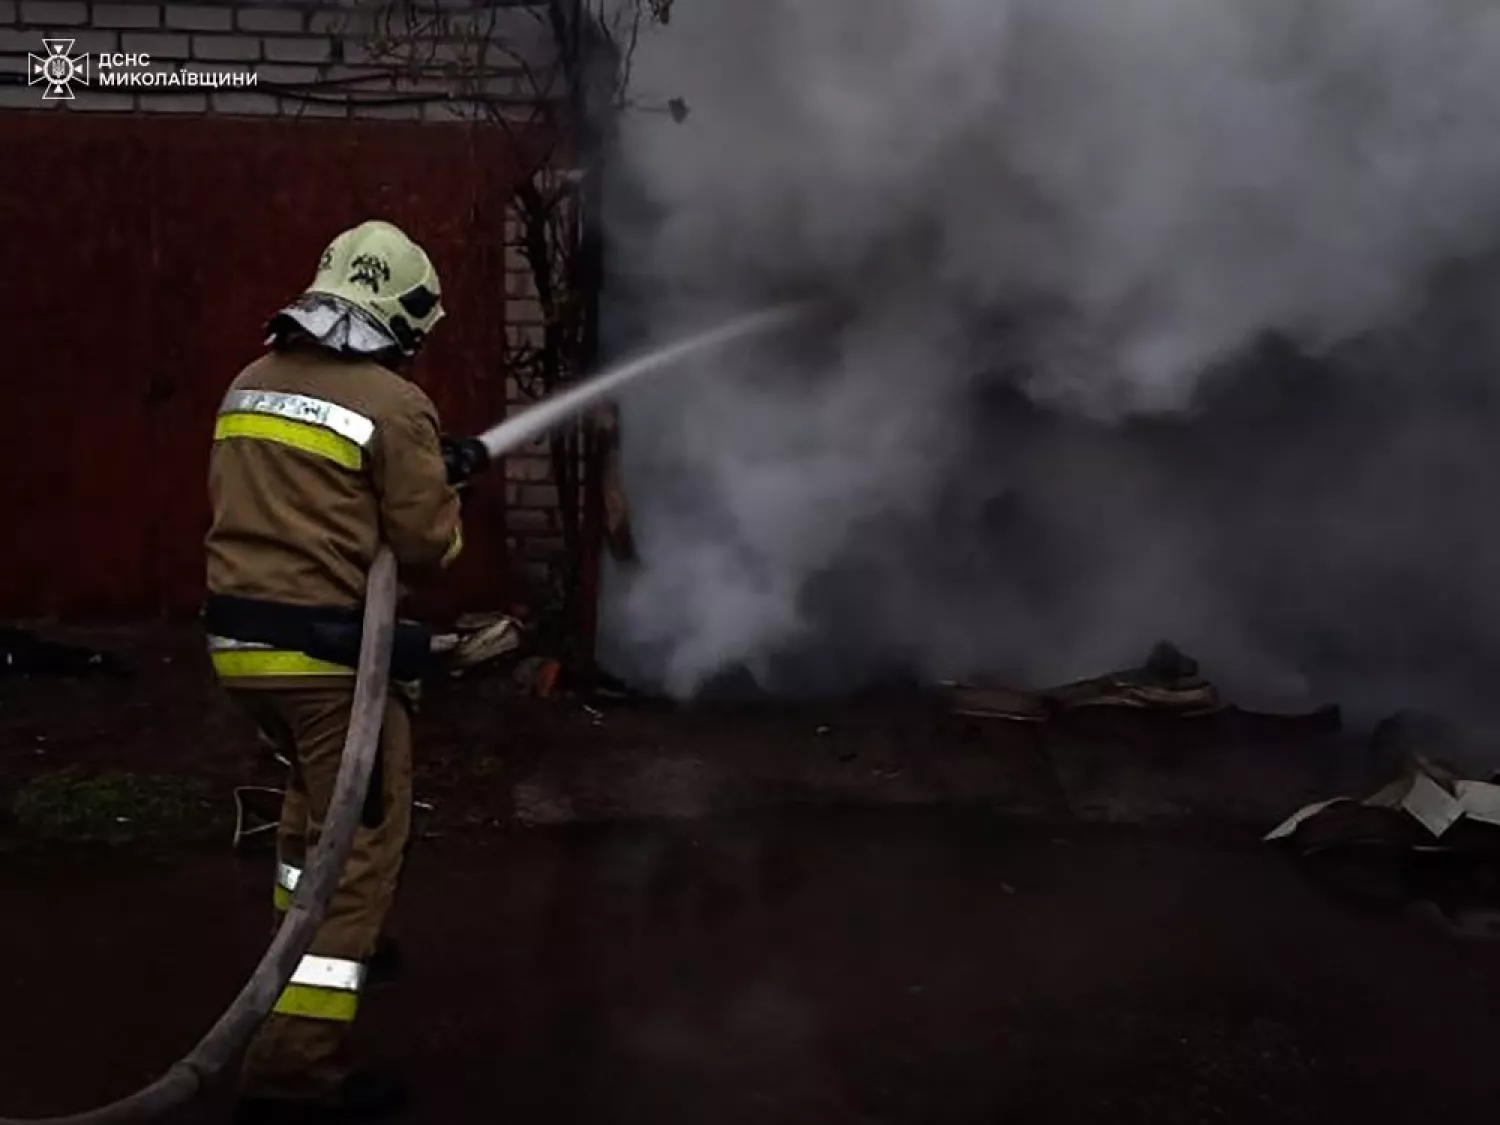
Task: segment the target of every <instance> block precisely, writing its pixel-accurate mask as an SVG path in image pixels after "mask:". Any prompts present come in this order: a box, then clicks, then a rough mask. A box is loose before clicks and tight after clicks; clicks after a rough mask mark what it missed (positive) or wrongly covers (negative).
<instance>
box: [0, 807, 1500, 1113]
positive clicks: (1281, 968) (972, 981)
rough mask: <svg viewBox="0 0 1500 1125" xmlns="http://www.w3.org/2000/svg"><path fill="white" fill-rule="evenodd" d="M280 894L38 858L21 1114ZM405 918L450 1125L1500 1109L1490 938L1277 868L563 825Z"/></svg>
mask: <svg viewBox="0 0 1500 1125" xmlns="http://www.w3.org/2000/svg"><path fill="white" fill-rule="evenodd" d="M268 879H269V861H268V860H267V859H266V858H265V857H263V856H262V857H257V858H254V859H242V860H240V861H236V860H233V859H231V858H230V857H228V856H225V855H211V856H200V857H189V856H178V857H171V858H158V859H154V860H152V859H146V858H143V857H140V856H137V855H133V854H131V853H130V852H129V851H126V852H122V853H117V854H114V855H111V856H106V857H93V858H90V859H89V860H88V861H87V862H81V861H69V860H64V859H59V858H56V857H50V858H43V857H39V856H33V857H31V858H29V859H24V860H16V861H14V862H13V863H11V864H8V865H7V868H6V871H5V873H4V876H3V879H0V886H3V893H4V896H5V903H6V922H5V925H4V927H3V928H0V964H3V965H4V966H5V969H4V981H5V984H4V993H5V1009H6V1012H7V1013H8V1016H7V1019H8V1025H9V1033H8V1035H7V1036H6V1040H7V1042H6V1043H5V1049H4V1051H3V1053H0V1060H3V1061H0V1090H3V1091H4V1106H3V1108H4V1110H5V1111H6V1112H12V1113H33V1114H35V1113H42V1112H46V1111H59V1110H66V1109H73V1108H80V1107H82V1106H84V1105H87V1104H89V1103H90V1102H93V1101H96V1100H100V1099H104V1098H108V1097H110V1096H113V1095H117V1094H119V1093H122V1092H124V1091H125V1090H126V1089H128V1088H130V1087H131V1086H133V1085H134V1084H138V1083H140V1082H142V1081H144V1080H146V1079H147V1078H149V1077H151V1076H152V1075H153V1074H154V1073H155V1072H156V1071H158V1070H159V1068H161V1067H162V1066H163V1064H164V1063H165V1062H166V1061H168V1060H169V1059H171V1058H174V1057H176V1055H177V1054H178V1053H180V1052H181V1051H182V1050H183V1049H184V1048H186V1047H187V1046H188V1045H189V1044H190V1042H192V1041H193V1039H194V1038H195V1037H196V1035H197V1034H199V1033H200V1032H201V1031H202V1030H203V1029H204V1028H205V1027H206V1026H207V1024H208V1023H209V1021H210V1020H211V1019H212V1018H213V1017H214V1016H215V1015H216V1014H217V1012H218V1010H219V1009H220V1008H221V1006H222V1005H223V1004H224V1003H225V1002H226V1001H227V1000H228V998H229V997H230V996H231V995H232V993H233V992H234V990H235V989H236V987H237V985H238V983H239V982H240V980H241V979H242V977H243V975H244V974H245V973H246V972H247V970H248V969H249V967H250V966H251V964H252V963H253V960H254V958H255V956H256V955H257V952H258V939H259V937H260V933H261V926H262V924H263V921H264V905H265V901H266V887H267V885H268ZM395 931H396V933H397V934H398V935H399V937H400V938H401V940H402V942H403V943H404V947H405V951H406V955H407V966H406V971H405V973H404V975H403V978H402V979H401V980H400V981H399V982H398V983H397V984H395V985H394V986H392V987H390V988H388V989H385V990H382V991H380V992H377V993H375V994H374V995H373V997H372V999H371V1002H370V1005H369V1008H368V1010H367V1014H368V1023H367V1025H366V1031H367V1033H368V1035H367V1040H368V1046H369V1049H370V1051H371V1053H372V1056H374V1057H379V1058H384V1059H389V1060H391V1061H393V1062H396V1063H399V1065H400V1066H401V1067H402V1069H403V1070H404V1071H405V1072H406V1074H407V1075H408V1076H409V1077H410V1078H411V1079H412V1081H413V1082H414V1083H415V1084H416V1086H417V1088H418V1091H419V1094H420V1097H421V1104H420V1107H419V1109H418V1112H417V1113H416V1114H415V1115H414V1117H413V1118H412V1120H414V1121H417V1122H423V1123H430V1125H438V1123H459V1122H493V1121H538V1122H543V1121H545V1122H599V1123H614V1122H621V1123H623V1122H682V1123H684V1125H685V1123H689V1122H694V1123H696V1122H704V1121H714V1122H736V1123H738V1122H745V1123H752V1122H756V1123H758V1122H773V1121H774V1122H807V1123H815V1122H816V1123H841V1122H913V1123H917V1122H922V1123H927V1122H976V1123H977V1122H999V1121H1003V1120H1025V1121H1040V1122H1070V1123H1073V1122H1076V1123H1082V1122H1150V1123H1153V1125H1163V1123H1170V1122H1184V1123H1186V1122H1219V1121H1223V1122H1266V1123H1272V1122H1275V1123H1288V1122H1304V1121H1305V1122H1320V1123H1321V1122H1328V1121H1338V1122H1392V1123H1394V1122H1413V1123H1416V1122H1430V1121H1444V1122H1454V1123H1456V1122H1474V1123H1476V1125H1478V1123H1480V1122H1486V1123H1489V1122H1493V1120H1494V1108H1493V1107H1494V1105H1495V1100H1496V1099H1497V1098H1500V1068H1497V1067H1496V1066H1495V1065H1494V1044H1495V1042H1496V1041H1497V1037H1500V1003H1497V1000H1500V960H1497V955H1496V953H1495V950H1494V947H1492V946H1469V945H1461V944H1455V943H1453V942H1452V941H1451V940H1449V939H1446V938H1443V937H1441V936H1439V935H1437V934H1435V933H1433V932H1431V931H1429V930H1427V929H1425V928H1423V927H1422V926H1420V925H1419V924H1417V923H1416V922H1415V921H1413V920H1410V919H1405V918H1398V917H1392V916H1366V915H1363V914H1361V913H1359V912H1356V911H1352V910H1350V909H1348V908H1347V907H1345V906H1343V905H1341V904H1339V903H1338V902H1337V901H1335V900H1333V899H1330V898H1329V897H1327V896H1326V895H1324V894H1323V893H1321V892H1320V891H1319V890H1318V889H1317V888H1316V887H1314V886H1313V885H1311V884H1310V883H1308V882H1307V881H1306V880H1305V879H1304V878H1303V877H1302V876H1301V874H1300V873H1299V872H1298V871H1297V869H1296V868H1295V867H1293V866H1290V865H1289V864H1288V863H1287V862H1286V861H1285V860H1284V859H1283V858H1282V857H1280V856H1279V855H1277V854H1275V853H1272V852H1270V851H1262V850H1260V849H1258V848H1252V847H1248V846H1241V845H1226V844H1224V843H1212V842H1207V841H1204V840H1201V839H1190V838H1180V837H1179V838H1174V837H1170V836H1162V835H1157V834H1150V833H1145V832H1142V831H1141V830H1127V829H1100V828H1094V829H1064V828H1043V827H1041V826H1032V827H1028V828H1018V827H1016V826H1013V825H1009V824H1007V823H1005V822H1004V821H1001V820H996V819H993V818H989V817H986V816H984V815H982V814H978V813H967V814H948V813H944V812H940V811H930V810H923V811H900V810H890V809H887V810H869V811H863V812H842V813H834V812H809V811H804V812H802V813H798V814H792V815H786V816H783V817H778V818H774V819H767V818H757V819H754V820H748V821H736V822H718V823H715V824H712V825H697V826H693V825H685V824H680V825H676V826H666V825H655V826H652V825H638V826H631V827H626V826H613V827H601V826H594V827H575V828H563V829H534V830H530V831H520V832H516V833H514V834H510V835H507V836H505V837H502V838H499V839H496V840H495V841H493V842H492V843H491V844H489V845H487V846H481V845H478V844H468V845H465V846H464V847H462V848H453V847H448V846H443V845H438V844H433V845H430V846H427V847H425V848H424V849H422V850H421V851H419V852H418V853H417V854H416V855H415V856H414V860H413V867H412V870H411V875H410V879H409V880H408V882H407V885H406V886H405V888H404V890H403V898H402V901H401V903H400V907H399V913H398V917H397V920H396V924H395ZM222 1104H223V1091H222V1090H219V1091H216V1096H215V1098H214V1099H211V1100H210V1101H209V1102H207V1103H205V1104H204V1105H202V1106H200V1107H197V1108H196V1109H195V1110H194V1111H193V1112H192V1113H189V1114H187V1115H185V1116H183V1117H182V1118H181V1120H184V1121H215V1120H221V1119H222Z"/></svg>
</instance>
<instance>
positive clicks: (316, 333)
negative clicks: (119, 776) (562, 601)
mask: <svg viewBox="0 0 1500 1125" xmlns="http://www.w3.org/2000/svg"><path fill="white" fill-rule="evenodd" d="M443 315H444V310H443V306H442V293H441V289H440V286H439V282H438V276H437V273H436V271H435V270H434V268H433V265H432V262H431V261H430V260H429V258H428V256H427V254H426V253H425V252H424V251H423V250H422V249H421V248H420V247H419V246H417V245H416V244H415V243H414V242H412V241H411V239H409V238H408V237H407V236H406V235H405V234H404V233H403V232H402V231H401V230H400V229H398V228H397V227H395V226H393V225H392V224H390V223H386V222H379V221H370V222H366V223H362V224H360V225H359V226H357V227H354V228H353V229H351V230H347V231H345V232H344V233H342V234H340V235H339V236H338V237H337V238H335V239H334V240H333V242H332V243H330V244H329V246H328V247H327V249H326V250H324V252H323V255H322V257H321V259H320V260H319V262H318V267H317V272H316V274H315V276H314V278H313V281H312V284H311V285H310V286H308V288H307V289H306V291H305V292H303V293H302V295H301V296H300V297H299V298H298V299H297V300H296V301H294V302H293V303H292V304H291V305H289V306H288V307H286V308H285V309H282V310H281V311H280V312H279V313H277V314H276V315H275V316H274V317H272V319H271V321H270V324H269V325H268V338H267V346H268V351H267V352H266V354H264V355H262V356H261V357H260V358H259V359H257V360H255V361H254V362H253V363H251V364H250V365H249V366H248V367H246V368H245V369H244V370H243V371H242V372H240V374H239V375H238V376H237V377H236V378H235V379H234V381H233V382H232V383H231V384H230V386H229V389H228V392H227V393H226V395H225V397H224V399H223V402H222V405H221V406H220V409H219V415H218V418H217V421H216V424H215V428H214V440H213V446H212V451H211V453H210V458H209V494H210V500H211V503H212V524H211V527H210V530H209V532H208V536H207V539H206V543H205V546H206V549H207V586H208V597H207V599H206V602H205V605H204V610H203V623H204V626H205V629H206V631H207V632H208V635H209V638H208V644H209V651H210V658H211V660H212V662H213V666H214V670H215V673H216V674H217V676H218V678H219V680H220V682H221V684H222V685H223V687H224V688H225V689H226V691H227V692H228V694H229V695H230V696H231V698H233V699H234V701H235V702H236V703H237V704H238V705H239V706H240V707H241V708H242V709H243V710H244V711H245V712H247V713H248V715H249V716H250V718H251V719H252V720H253V721H254V723H255V724H256V726H257V727H258V728H259V730H260V732H261V733H262V736H263V737H264V738H266V739H267V740H269V741H270V742H271V743H273V744H274V745H275V746H276V747H277V748H278V750H279V751H280V753H281V755H282V756H283V757H284V758H285V759H286V760H287V761H289V762H290V763H291V765H290V774H291V777H290V780H289V783H288V786H287V792H286V798H285V802H284V804H283V808H282V816H281V828H280V831H279V832H278V834H277V851H278V856H277V859H278V866H277V879H276V888H275V896H274V897H275V903H276V906H277V907H278V909H280V910H284V909H285V908H286V906H287V905H288V904H289V902H290V900H291V895H292V893H293V892H294V891H295V888H296V882H297V879H298V877H299V876H300V872H301V868H302V864H303V862H304V860H305V858H306V855H305V853H306V852H307V851H308V850H309V849H310V848H311V847H312V846H313V845H314V844H315V843H316V840H317V834H318V832H319V830H320V828H321V825H322V824H323V822H324V819H325V817H326V815H327V811H328V804H329V800H330V798H331V796H332V792H333V786H334V779H335V777H336V775H337V773H338V767H339V760H340V757H341V754H342V751H343V746H344V739H345V736H346V734H347V732H348V725H349V716H350V707H351V704H352V702H353V686H354V670H355V667H356V665H357V663H358V655H359V646H360V635H361V630H362V625H361V622H362V615H363V602H364V597H365V581H366V575H367V573H368V571H369V568H370V566H371V564H372V563H373V561H374V558H375V555H376V552H377V550H378V549H379V547H380V545H381V543H382V541H383V542H384V543H386V544H387V545H389V546H390V548H391V550H392V552H393V553H394V555H395V557H396V561H397V565H398V568H399V573H400V576H401V585H402V589H403V592H404V591H405V589H406V587H407V586H408V585H410V584H414V583H418V582H422V581H424V580H428V579H430V578H432V577H434V576H436V575H437V574H439V573H440V572H441V571H442V570H444V569H445V568H447V567H448V566H449V565H450V564H451V563H452V562H453V560H454V559H455V558H456V557H457V556H458V554H459V552H460V551H461V550H462V548H463V531H462V523H461V509H460V504H461V492H462V490H463V488H464V487H465V485H466V484H467V482H468V481H469V479H470V478H471V477H472V476H474V475H475V474H476V473H478V472H479V471H480V470H482V469H484V468H485V467H486V466H487V465H488V456H487V455H486V453H485V450H484V446H483V445H482V444H481V443H480V442H478V441H476V440H475V439H472V438H469V439H462V440H453V439H450V438H448V437H446V436H444V435H443V434H442V432H441V429H440V426H439V422H438V416H437V411H436V409H435V408H434V406H433V404H432V402H431V400H430V399H429V398H428V397H427V395H426V394H424V393H423V391H422V390H421V389H420V388H419V387H417V385H416V384H415V383H413V382H411V381H410V379H409V378H408V374H409V365H410V363H411V361H412V359H413V357H415V356H416V355H417V353H418V352H419V351H420V350H421V349H422V346H423V345H424V343H425V342H426V340H427V337H428V336H429V334H430V333H431V332H432V330H433V328H434V326H435V325H436V324H437V323H438V322H439V321H440V320H441V319H442V317H443ZM431 640H432V639H431V637H430V635H429V634H428V633H427V632H426V631H425V630H423V629H422V628H421V627H420V626H418V625H416V624H414V623H412V622H407V621H402V622H400V623H399V625H398V627H397V635H396V640H395V644H394V648H393V652H392V657H391V679H392V691H391V693H390V696H389V698H388V699H387V701H386V708H385V717H384V722H383V724H382V728H381V735H380V748H379V755H378V758H377V760H376V763H375V768H374V772H373V776H372V778H371V781H370V787H369V792H368V796H367V799H366V801H365V806H364V808H363V810H362V813H361V817H360V823H359V827H358V829H357V831H356V833H355V838H354V845H353V850H352V851H351V853H350V856H349V860H348V863H347V865H346V866H345V869H344V871H343V874H342V877H341V879H340V881H339V884H338V888H337V891H336V892H335V895H334V898H333V901H332V904H331V905H330V907H329V910H328V914H327V917H326V918H325V919H324V921H323V924H322V925H321V926H320V927H319V929H318V932H317V934H316V936H315V937H314V939H313V942H312V945H311V947H310V949H309V951H308V954H307V956H306V957H305V958H303V960H302V962H301V963H300V964H299V966H298V967H297V970H296V973H295V974H294V976H293V977H292V980H291V983H289V984H288V986H287V987H286V989H285V991H284V992H283V993H282V995H281V996H280V998H279V999H278V1001H277V1003H276V1006H275V1009H274V1011H273V1013H272V1014H271V1015H270V1017H268V1019H267V1020H266V1022H265V1024H264V1025H263V1026H262V1027H261V1029H260V1030H259V1032H258V1034H257V1035H256V1037H255V1039H254V1040H253V1042H252V1043H251V1045H250V1049H249V1051H248V1052H247V1054H246V1057H245V1061H244V1066H243V1069H242V1072H241V1077H240V1088H239V1098H238V1101H237V1106H236V1120H238V1121H242V1122H255V1121H266V1122H274V1121H282V1120H299V1121H300V1120H320V1119H322V1118H324V1117H330V1118H339V1119H343V1120H347V1119H349V1118H351V1117H353V1118H355V1119H359V1118H369V1117H376V1116H380V1115H383V1114H384V1113H386V1112H388V1111H394V1110H397V1109H399V1108H400V1107H401V1105H402V1104H403V1102H404V1100H405V1091H404V1089H403V1088H402V1086H401V1084H400V1082H399V1081H398V1080H397V1079H395V1078H394V1077H393V1076H389V1075H384V1074H382V1073H380V1072H378V1071H373V1070H369V1069H366V1068H362V1067H356V1066H355V1064H354V1060H353V1059H352V1058H351V1050H350V1031H351V1028H352V1023H353V1020H354V1018H355V1014H356V1012H357V1011H358V1008H359V1004H360V999H361V995H362V992H363V988H364V986H365V984H366V983H367V980H366V978H367V976H368V973H369V967H370V961H371V959H372V957H373V956H374V954H375V952H376V948H377V945H378V944H379V943H380V940H381V935H382V926H383V923H384V921H385V918H386V914H387V912H388V910H389V908H390V905H391V901H392V897H393V895H394V893H395V888H396V884H397V881H398V878H399V875H400V871H401V866H402V859H403V855H404V852H405V849H406V845H407V841H408V838H409V832H410V825H411V806H412V792H411V717H410V711H411V704H412V698H413V696H412V694H411V689H413V688H414V687H415V685H416V684H418V683H419V681H420V679H421V677H422V676H423V674H424V673H425V672H426V671H427V668H428V662H429V660H430V659H431V655H432V653H431V650H432V643H431Z"/></svg>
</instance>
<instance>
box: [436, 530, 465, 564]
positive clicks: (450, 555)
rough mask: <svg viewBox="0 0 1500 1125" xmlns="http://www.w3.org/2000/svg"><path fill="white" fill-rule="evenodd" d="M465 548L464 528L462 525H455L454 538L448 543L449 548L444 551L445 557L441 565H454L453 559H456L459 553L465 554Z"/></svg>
mask: <svg viewBox="0 0 1500 1125" xmlns="http://www.w3.org/2000/svg"><path fill="white" fill-rule="evenodd" d="M463 550H464V529H463V527H462V526H459V527H455V528H454V529H453V539H452V541H451V542H450V543H449V544H448V549H447V550H446V551H444V552H443V559H442V562H441V564H440V565H442V566H445V567H446V566H452V565H453V560H454V559H456V558H458V556H459V555H461V554H463Z"/></svg>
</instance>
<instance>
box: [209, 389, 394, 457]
mask: <svg viewBox="0 0 1500 1125" xmlns="http://www.w3.org/2000/svg"><path fill="white" fill-rule="evenodd" d="M374 437H375V423H374V422H373V421H371V420H370V419H369V418H366V417H365V416H364V415H363V414H357V413H355V412H354V411H352V410H350V409H348V408H347V407H344V406H340V405H339V404H338V403H336V402H327V401H325V400H324V399H320V398H312V397H311V396H309V395H298V394H288V393H285V392H282V391H230V392H229V393H228V394H227V395H225V396H224V401H223V402H222V403H221V404H220V406H219V418H218V421H217V422H216V423H215V424H214V440H215V441H226V440H229V439H232V438H248V439H250V440H252V441H272V442H276V443H277V444H278V445H285V446H288V447H289V448H292V449H300V450H301V451H302V452H304V453H311V454H313V455H314V456H317V457H322V458H324V459H326V460H329V461H332V462H334V463H335V464H338V465H342V466H343V467H344V468H346V469H352V470H355V471H358V470H359V469H360V468H361V466H363V464H364V458H365V452H366V451H367V450H368V449H369V448H370V443H371V442H372V441H373V440H374Z"/></svg>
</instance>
